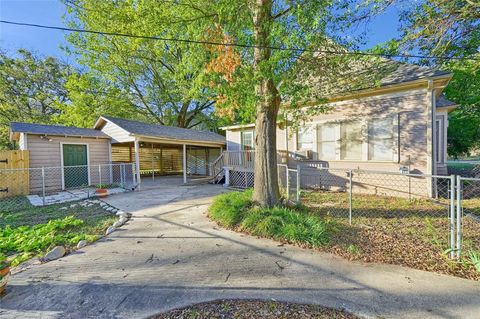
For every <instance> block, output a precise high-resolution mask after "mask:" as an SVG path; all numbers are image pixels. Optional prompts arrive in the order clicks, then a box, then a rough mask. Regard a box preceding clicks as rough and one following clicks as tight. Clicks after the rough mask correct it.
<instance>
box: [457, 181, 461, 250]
mask: <svg viewBox="0 0 480 319" xmlns="http://www.w3.org/2000/svg"><path fill="white" fill-rule="evenodd" d="M456 245H457V247H456V248H457V249H456V250H457V259H460V255H461V249H462V178H461V176H460V175H457V242H456Z"/></svg>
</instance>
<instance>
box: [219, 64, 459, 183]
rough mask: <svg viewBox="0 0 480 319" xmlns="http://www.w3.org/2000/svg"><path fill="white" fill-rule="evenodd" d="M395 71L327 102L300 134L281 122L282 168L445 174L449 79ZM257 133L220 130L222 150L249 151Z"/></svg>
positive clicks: (242, 128)
mask: <svg viewBox="0 0 480 319" xmlns="http://www.w3.org/2000/svg"><path fill="white" fill-rule="evenodd" d="M393 66H394V67H393V68H392V64H390V69H389V71H388V72H387V73H386V74H385V75H384V76H383V78H382V79H381V81H380V83H381V85H380V86H378V87H375V88H366V89H360V90H356V91H354V92H351V93H347V94H341V95H338V96H332V97H331V98H330V99H329V101H331V102H330V103H328V104H327V105H328V106H330V107H331V111H329V112H328V113H325V114H319V115H315V116H311V117H310V118H309V119H308V120H307V121H306V122H305V123H304V124H302V125H301V126H300V128H299V129H298V130H293V129H292V128H290V127H289V125H287V124H288V123H287V122H283V121H282V122H280V123H278V128H277V136H276V137H277V150H278V151H279V154H280V156H279V164H281V163H283V164H288V165H289V166H290V167H292V168H295V167H296V166H297V165H301V166H310V167H329V168H332V169H335V168H339V169H340V168H341V169H364V170H382V171H391V172H399V171H400V170H401V169H404V170H405V169H407V170H409V171H410V172H411V173H421V174H432V175H446V174H447V167H446V158H447V127H448V113H449V112H450V111H452V110H453V109H454V108H455V107H456V105H455V104H454V103H452V102H450V101H448V100H446V99H445V97H444V96H443V95H442V91H443V89H444V88H445V87H446V85H447V84H448V82H449V81H450V79H451V77H452V74H451V73H448V72H443V71H438V70H434V69H429V68H424V67H418V66H414V65H408V64H401V63H394V64H393ZM340 91H341V90H340ZM316 104H317V105H318V103H315V102H312V103H308V104H306V106H305V107H312V106H315V105H316ZM254 126H255V125H254V124H248V125H233V126H227V127H223V128H222V129H224V130H225V131H226V137H227V151H232V152H233V153H234V152H236V151H243V150H251V149H254V147H255V143H254V140H255V133H254V131H255V127H254ZM233 153H232V154H233ZM231 156H232V155H231ZM251 167H253V165H251Z"/></svg>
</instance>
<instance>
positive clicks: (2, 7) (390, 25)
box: [0, 0, 398, 61]
mask: <svg viewBox="0 0 480 319" xmlns="http://www.w3.org/2000/svg"><path fill="white" fill-rule="evenodd" d="M99 1H102V0H99ZM64 14H66V9H65V6H64V5H63V4H62V3H61V2H60V1H57V0H0V18H1V19H2V20H11V21H18V22H29V23H38V24H46V25H54V26H61V25H63V21H62V16H63V15H64ZM397 24H398V15H397V12H396V10H395V9H391V10H388V11H387V12H386V13H385V14H383V15H382V16H379V17H377V18H376V19H374V20H373V21H372V22H371V24H370V26H369V32H368V39H367V43H366V45H365V47H366V48H369V47H372V46H374V45H375V44H377V43H379V42H384V41H386V40H388V39H391V38H392V37H394V36H395V35H396V34H397V32H396V28H397ZM66 45H67V42H66V41H65V33H64V32H62V31H54V30H43V29H35V28H29V27H20V26H12V25H5V24H0V48H2V49H3V50H6V51H7V52H8V53H14V52H15V51H16V50H17V49H19V48H25V49H29V50H32V51H34V52H36V53H38V54H40V55H53V56H56V57H59V58H61V59H63V60H65V61H68V60H71V59H72V58H68V57H67V56H66V55H65V54H64V52H63V51H62V49H61V47H62V46H66Z"/></svg>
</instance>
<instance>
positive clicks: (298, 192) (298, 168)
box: [297, 165, 301, 202]
mask: <svg viewBox="0 0 480 319" xmlns="http://www.w3.org/2000/svg"><path fill="white" fill-rule="evenodd" d="M300 170H301V168H300V165H297V202H300V187H301V185H300V182H301V181H300V176H301V175H300Z"/></svg>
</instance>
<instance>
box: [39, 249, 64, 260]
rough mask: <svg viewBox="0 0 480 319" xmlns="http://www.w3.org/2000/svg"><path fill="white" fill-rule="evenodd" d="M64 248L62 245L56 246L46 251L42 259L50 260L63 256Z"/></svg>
mask: <svg viewBox="0 0 480 319" xmlns="http://www.w3.org/2000/svg"><path fill="white" fill-rule="evenodd" d="M66 252H67V251H66V250H65V248H64V247H63V246H56V247H55V248H53V249H52V250H50V251H49V252H48V253H46V254H45V257H43V259H44V260H46V261H50V260H55V259H58V258H60V257H63V256H65V254H66Z"/></svg>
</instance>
